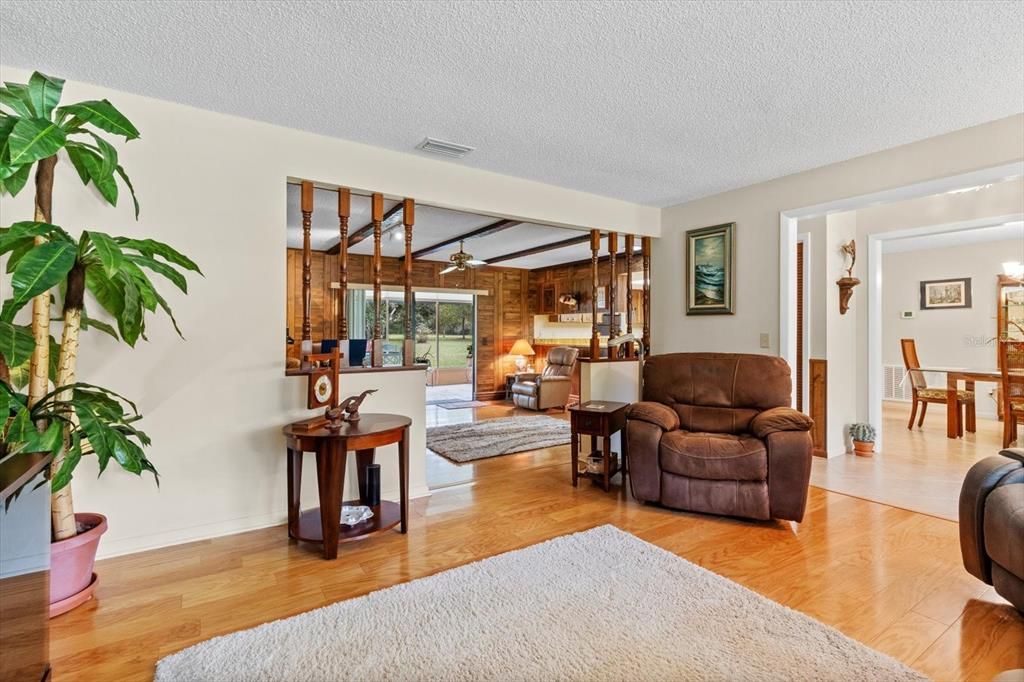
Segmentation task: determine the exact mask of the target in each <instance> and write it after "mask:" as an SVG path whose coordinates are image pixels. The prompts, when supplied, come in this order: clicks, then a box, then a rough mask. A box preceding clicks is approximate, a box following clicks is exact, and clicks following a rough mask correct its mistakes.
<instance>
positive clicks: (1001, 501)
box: [960, 448, 1024, 612]
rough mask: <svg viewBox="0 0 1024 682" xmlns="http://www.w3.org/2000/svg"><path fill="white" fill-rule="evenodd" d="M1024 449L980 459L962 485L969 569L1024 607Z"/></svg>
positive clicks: (963, 541) (962, 525)
mask: <svg viewBox="0 0 1024 682" xmlns="http://www.w3.org/2000/svg"><path fill="white" fill-rule="evenodd" d="M1022 539H1024V449H1021V448H1013V449H1009V450H1003V451H1002V452H1000V453H999V454H998V455H994V456H992V457H986V458H985V459H983V460H981V461H979V462H976V463H975V464H974V466H972V467H971V469H970V471H968V472H967V477H966V478H965V479H964V484H963V487H962V488H961V489H960V553H961V554H962V555H963V558H964V568H966V569H967V571H968V572H969V573H970V574H971V575H973V576H975V577H977V578H980V579H981V580H983V581H984V582H986V583H988V584H989V585H992V586H994V587H995V588H996V592H998V593H999V594H1001V595H1002V596H1003V597H1005V598H1006V600H1007V601H1009V602H1010V603H1011V604H1013V605H1014V606H1015V607H1016V608H1017V610H1018V611H1021V612H1024V542H1022Z"/></svg>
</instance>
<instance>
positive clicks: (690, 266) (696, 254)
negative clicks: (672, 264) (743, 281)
mask: <svg viewBox="0 0 1024 682" xmlns="http://www.w3.org/2000/svg"><path fill="white" fill-rule="evenodd" d="M735 227H736V223H725V224H723V225H712V226H711V227H703V228H701V229H699V230H689V231H688V232H687V233H686V314H687V315H732V313H733V312H734V310H733V285H734V282H735V279H734V272H733V264H734V258H733V241H732V236H733V230H734V229H735Z"/></svg>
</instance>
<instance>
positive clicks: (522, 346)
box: [508, 339, 535, 355]
mask: <svg viewBox="0 0 1024 682" xmlns="http://www.w3.org/2000/svg"><path fill="white" fill-rule="evenodd" d="M508 354H509V355H535V353H534V352H533V348H531V347H530V343H529V342H528V341H527V340H526V339H517V340H516V342H515V343H513V344H512V350H510V351H509V352H508Z"/></svg>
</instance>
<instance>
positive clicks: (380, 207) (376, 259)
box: [370, 192, 384, 367]
mask: <svg viewBox="0 0 1024 682" xmlns="http://www.w3.org/2000/svg"><path fill="white" fill-rule="evenodd" d="M383 220H384V195H383V194H381V193H379V192H374V194H373V196H371V197H370V221H371V224H372V225H373V355H372V363H373V366H374V367H383V366H384V340H383V335H382V334H381V325H380V322H381V319H380V318H381V267H382V261H381V252H380V240H381V223H382V222H383Z"/></svg>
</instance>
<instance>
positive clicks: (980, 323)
mask: <svg viewBox="0 0 1024 682" xmlns="http://www.w3.org/2000/svg"><path fill="white" fill-rule="evenodd" d="M1008 260H1016V261H1024V242H1021V241H1019V240H1012V241H997V242H987V243H981V244H968V245H964V246H957V247H949V248H942V249H928V250H925V251H907V252H901V253H888V254H884V255H883V257H882V281H883V283H884V289H883V291H884V299H883V305H882V362H883V363H885V364H887V365H899V366H902V365H903V357H902V355H901V354H900V345H899V343H900V339H902V338H912V339H916V340H917V352H918V355H919V356H920V358H921V363H922V364H924V365H932V366H940V367H996V366H997V364H996V362H997V360H996V346H995V344H994V343H993V342H992V339H993V338H994V337H995V336H996V275H997V274H999V273H1000V272H1002V268H1001V264H1002V263H1003V262H1005V261H1008ZM947 277H970V278H971V285H972V290H973V292H972V307H970V308H955V309H946V310H920V305H919V302H920V282H921V281H922V280H933V279H944V278H947ZM903 310H910V311H913V313H914V315H915V317H914V318H913V319H911V320H903V319H900V316H899V313H900V311H903ZM938 385H939V387H944V384H938ZM994 388H995V385H994V384H978V385H977V387H976V390H977V411H978V415H979V416H985V417H994V416H995V413H996V406H995V402H994V401H993V400H992V399H991V398H990V397H989V394H990V392H991V391H992V390H993V389H994Z"/></svg>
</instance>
